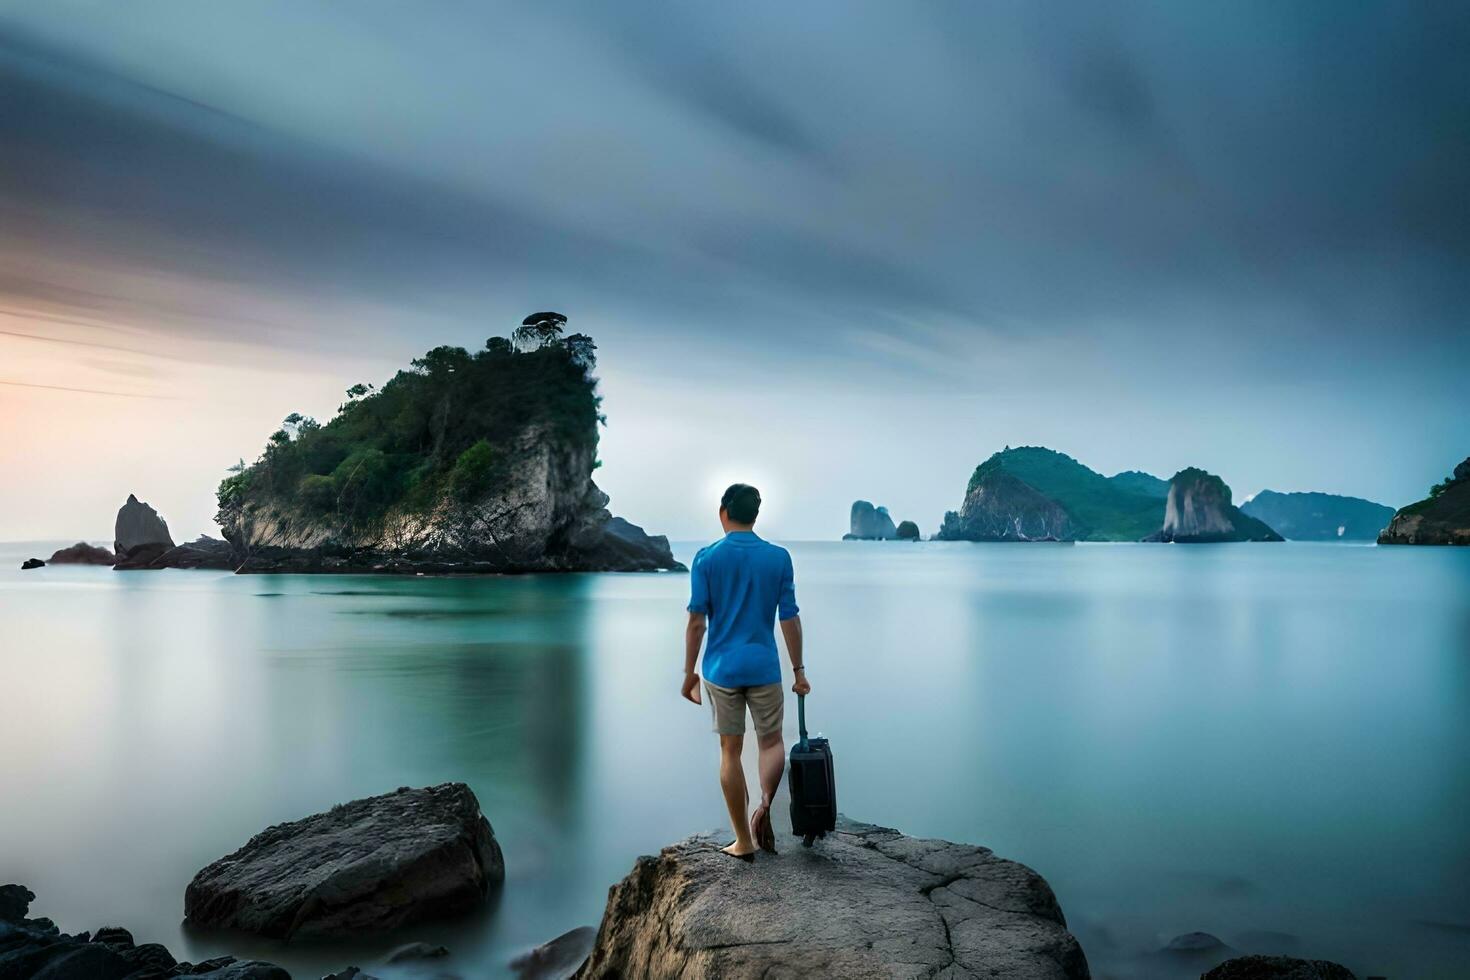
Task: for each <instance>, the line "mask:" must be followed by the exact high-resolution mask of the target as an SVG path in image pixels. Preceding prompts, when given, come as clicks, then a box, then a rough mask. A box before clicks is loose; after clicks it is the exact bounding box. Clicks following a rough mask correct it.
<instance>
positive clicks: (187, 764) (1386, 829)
mask: <svg viewBox="0 0 1470 980" xmlns="http://www.w3.org/2000/svg"><path fill="white" fill-rule="evenodd" d="M57 544H59V543H51V544H46V545H3V546H0V747H3V749H0V880H3V881H10V880H14V881H20V882H24V883H26V884H28V885H30V886H31V887H32V888H33V889H34V890H35V891H36V892H37V893H38V895H39V897H38V899H37V901H36V903H35V907H34V910H33V913H34V914H40V915H48V916H50V917H52V918H54V919H55V920H56V921H57V922H58V924H60V925H61V927H62V928H63V929H65V930H70V931H78V930H82V929H95V928H96V927H98V926H99V925H103V924H109V923H120V924H123V925H126V926H127V927H129V928H130V929H131V930H132V931H133V933H134V934H135V936H136V937H137V939H138V941H139V942H143V941H159V942H163V943H165V944H167V945H168V946H169V947H170V948H171V949H172V950H173V952H174V953H175V954H176V955H179V956H181V957H183V958H189V959H194V960H197V959H200V958H203V957H205V956H208V955H211V954H215V953H218V952H226V951H228V952H235V953H237V954H239V953H242V952H243V953H250V954H254V955H258V956H262V957H265V958H268V959H272V960H275V961H276V962H279V963H282V964H283V965H285V966H287V967H288V968H290V969H292V970H293V972H295V973H296V974H297V976H298V977H308V976H317V975H320V973H321V972H323V971H325V970H327V969H336V968H340V967H342V966H344V965H346V964H348V963H357V964H360V965H368V964H369V963H370V962H371V961H372V960H373V958H374V957H375V956H378V955H380V954H381V953H382V952H383V951H384V950H385V949H387V948H389V947H391V946H392V945H396V944H398V943H400V942H402V941H405V939H420V938H421V939H426V940H429V941H434V942H443V943H444V944H446V945H448V946H449V947H450V948H451V950H452V951H453V953H454V960H452V961H450V962H451V965H452V966H453V967H454V969H456V971H457V972H462V973H464V974H466V975H483V974H485V973H489V974H492V975H494V974H497V973H500V972H503V971H504V968H505V963H506V961H507V960H509V959H510V957H511V956H513V955H514V954H515V953H517V952H519V951H522V950H524V949H525V948H527V947H529V946H531V945H534V944H535V943H538V942H541V941H544V940H546V939H549V938H551V937H553V936H555V935H557V934H558V933H561V932H563V931H565V930H567V929H570V928H572V927H574V926H578V925H583V924H595V923H596V922H597V921H598V918H599V916H600V915H601V912H602V907H603V903H604V901H605V899H606V893H607V887H608V886H609V885H610V884H611V883H612V882H614V881H615V880H617V879H618V878H620V877H621V876H622V875H623V874H624V873H626V872H627V871H628V869H629V867H630V866H631V864H632V862H633V859H634V858H635V857H636V856H637V855H639V854H642V853H650V852H655V851H657V849H658V848H659V847H660V846H662V845H663V844H666V843H668V842H671V841H673V840H675V839H677V838H679V837H682V836H684V835H686V834H689V833H691V832H694V831H699V830H705V829H709V828H713V827H718V826H720V825H721V823H722V822H723V819H724V816H723V806H722V804H721V801H720V797H719V795H718V788H717V784H716V774H715V755H716V747H715V739H714V737H713V736H712V735H711V734H710V733H709V719H708V715H707V714H706V709H701V708H696V707H694V706H692V705H689V704H686V703H683V702H681V701H680V700H679V698H678V687H679V680H680V665H681V657H682V647H681V644H682V636H683V632H682V630H683V622H684V612H683V605H684V601H685V590H686V586H687V581H686V577H685V576H683V575H679V574H665V575H571V576H542V577H520V578H468V579H453V578H451V579H442V578H441V579H430V578H373V577H325V576H258V577H255V576H233V575H229V574H223V573H215V572H187V571H167V572H156V573H148V572H134V573H117V572H113V571H111V570H109V569H105V568H104V569H94V568H64V567H63V568H46V569H42V570H39V571H29V572H21V571H19V570H18V565H19V562H20V560H21V559H22V558H24V557H28V556H30V555H31V554H38V555H40V556H42V557H44V556H46V555H48V554H50V551H51V550H52V548H54V547H55V546H56V545H57ZM694 547H695V546H694V545H692V544H690V545H686V546H682V547H677V548H676V551H677V552H678V553H679V556H680V557H681V558H682V559H683V560H685V561H687V560H688V559H689V557H690V555H691V554H692V552H693V550H694ZM790 547H791V550H792V553H793V555H794V557H795V562H796V570H797V593H798V599H799V601H800V603H801V606H802V614H803V615H802V618H803V620H804V622H805V625H806V635H807V642H808V654H807V662H808V664H809V665H810V675H811V681H812V684H813V687H814V691H813V695H812V697H811V699H810V701H809V704H808V707H809V709H810V715H811V720H812V721H813V722H814V723H815V727H817V728H820V729H822V730H823V731H824V732H825V733H826V734H827V735H828V736H830V737H831V738H832V741H833V746H834V750H835V753H836V760H837V771H838V793H839V799H840V802H841V805H842V809H843V811H844V812H846V813H847V814H848V815H850V816H853V817H856V818H858V819H862V820H867V821H872V822H876V823H881V824H888V825H891V826H895V827H898V828H900V829H902V830H904V831H906V832H908V833H910V834H915V835H923V836H934V837H945V838H950V839H953V840H962V841H971V842H976V843H981V844H985V845H987V846H989V847H992V848H994V849H995V850H996V851H997V852H998V853H1000V854H1002V855H1004V856H1007V857H1012V858H1015V859H1017V860H1020V861H1024V862H1026V863H1027V864H1030V865H1031V866H1033V867H1034V868H1036V869H1037V870H1038V871H1040V872H1041V873H1042V874H1044V875H1045V876H1046V877H1047V879H1048V880H1049V881H1050V882H1051V884H1052V885H1053V887H1054V888H1055V889H1056V892H1057V895H1058V897H1059V898H1060V900H1061V903H1062V907H1063V908H1064V909H1065V910H1066V913H1067V916H1068V919H1069V922H1070V924H1071V925H1072V927H1073V929H1074V931H1075V932H1076V933H1077V934H1078V936H1079V938H1080V939H1081V940H1082V942H1083V944H1084V948H1085V949H1086V950H1087V953H1088V956H1089V959H1090V960H1091V962H1092V964H1093V969H1094V973H1095V974H1096V975H1099V976H1131V975H1144V974H1156V973H1157V974H1168V973H1169V972H1170V971H1171V970H1172V967H1171V965H1170V961H1169V960H1168V959H1167V958H1165V957H1161V956H1159V955H1157V954H1156V953H1155V951H1156V950H1157V949H1158V948H1159V947H1160V946H1162V945H1164V944H1165V943H1166V942H1167V941H1168V940H1169V939H1170V938H1171V937H1173V936H1175V935H1177V934H1179V933H1184V932H1189V931H1193V930H1203V931H1207V932H1210V933H1213V934H1215V935H1217V936H1219V937H1220V938H1222V939H1223V940H1225V941H1226V942H1228V943H1230V944H1231V945H1232V946H1234V947H1236V948H1239V949H1243V950H1254V949H1262V950H1264V949H1268V948H1270V949H1272V950H1282V951H1294V952H1297V953H1300V954H1303V955H1310V956H1314V957H1326V958H1331V959H1337V960H1340V961H1342V962H1344V963H1346V964H1347V965H1349V966H1350V967H1352V968H1353V969H1354V970H1356V971H1357V972H1358V975H1359V976H1365V975H1367V974H1374V973H1376V974H1383V975H1387V976H1389V977H1416V978H1421V977H1431V978H1433V977H1464V976H1466V975H1470V549H1458V550H1453V549H1435V548H1376V547H1371V546H1365V547H1355V546H1346V545H1312V544H1284V545H1215V546H1203V547H1189V546H1149V545H1077V546H1065V545H1056V546H1052V545H1029V546H1022V545H970V544H945V543H925V544H919V545H903V544H897V543H891V544H878V543H830V544H829V543H794V544H792V545H791V546H790ZM788 728H793V729H794V711H793V712H791V717H790V723H789V724H788ZM445 780H463V781H465V782H467V783H469V784H470V786H471V787H473V789H474V790H475V792H476V793H477V794H478V795H479V798H480V801H481V803H482V804H483V806H484V809H485V812H486V814H487V815H488V816H489V818H490V820H491V823H492V824H493V825H494V827H495V830H496V833H497V835H498V837H499V839H500V841H501V843H502V845H503V847H504V849H505V854H506V861H507V882H506V886H505V890H504V893H503V896H502V898H501V900H500V902H499V903H498V905H497V907H495V908H494V909H493V910H491V911H489V912H487V913H485V914H483V915H479V916H476V917H473V918H471V919H469V920H465V921H461V922H457V923H452V924H449V925H446V926H440V927H433V928H418V929H414V930H412V934H411V935H409V936H406V937H388V938H384V939H383V940H382V941H380V942H376V943H366V944H358V945H351V946H326V947H321V946H302V945H291V946H280V945H277V944H272V943H264V942H255V943H251V942H249V941H247V940H244V939H241V938H239V937H220V936H217V935H197V934H193V933H190V932H188V931H186V930H184V929H183V928H182V927H181V925H180V920H181V918H182V909H183V893H184V886H185V885H186V884H187V883H188V881H189V879H190V878H191V877H192V875H193V874H194V872H195V871H196V870H198V869H199V868H200V867H202V866H203V865H205V864H207V863H208V862H210V861H211V860H213V859H214V858H217V857H219V856H221V855H223V854H225V853H226V852H228V851H230V850H232V849H234V848H235V847H237V846H238V845H240V844H241V843H243V842H244V841H245V840H246V839H247V838H248V837H249V836H250V835H252V834H253V833H255V832H256V831H259V830H261V829H262V828H264V827H266V826H267V825H269V824H272V823H275V822H278V821H282V820H287V819H292V818H296V817H300V816H304V815H306V814H308V813H311V812H314V811H317V810H320V809H323V808H326V807H329V806H331V805H332V804H334V803H337V802H341V801H344V800H348V799H351V798H354V797H359V796H366V795H370V794H375V793H381V792H385V791H388V790H391V789H393V788H395V787H397V786H402V785H424V784H429V783H437V782H442V781H445ZM374 972H377V971H374ZM1182 975H1189V974H1188V971H1187V970H1185V971H1184V972H1183V974H1182ZM1193 975H1196V976H1197V975H1198V970H1197V969H1196V970H1194V973H1193Z"/></svg>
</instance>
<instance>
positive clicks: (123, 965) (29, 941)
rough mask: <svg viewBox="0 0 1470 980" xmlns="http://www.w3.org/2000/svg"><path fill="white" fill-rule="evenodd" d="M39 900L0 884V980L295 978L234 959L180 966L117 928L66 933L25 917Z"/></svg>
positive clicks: (153, 945) (168, 955)
mask: <svg viewBox="0 0 1470 980" xmlns="http://www.w3.org/2000/svg"><path fill="white" fill-rule="evenodd" d="M35 897H36V896H35V894H34V893H32V892H31V890H30V889H28V888H25V887H24V886H22V885H0V980H159V978H165V977H185V976H187V977H198V978H201V980H291V975H290V974H289V973H287V972H286V971H285V970H283V969H281V968H280V967H278V966H276V965H275V964H273V963H264V962H260V961H258V960H247V961H240V960H236V959H235V958H234V957H233V956H220V957H216V958H214V959H211V960H205V961H204V962H202V963H197V964H195V963H180V962H178V961H176V960H175V959H174V958H173V955H172V954H171V953H169V951H168V950H167V949H165V948H164V947H163V946H162V945H161V944H159V943H142V944H141V945H138V944H134V942H133V935H132V933H130V932H128V930H126V929H123V928H120V927H117V926H105V927H103V928H101V929H98V930H97V931H96V933H95V934H93V935H91V936H90V937H89V936H88V934H87V933H85V932H83V933H79V934H77V935H74V936H73V935H67V934H65V933H63V932H61V930H59V929H57V928H56V925H55V924H54V923H53V922H52V921H51V920H50V919H43V918H36V919H28V918H26V914H27V913H28V912H29V911H30V903H31V902H32V901H33V900H34V899H35Z"/></svg>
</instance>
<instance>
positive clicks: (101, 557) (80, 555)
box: [51, 541, 117, 565]
mask: <svg viewBox="0 0 1470 980" xmlns="http://www.w3.org/2000/svg"><path fill="white" fill-rule="evenodd" d="M116 561H117V556H116V555H114V554H113V553H112V552H110V551H108V550H107V549H106V548H99V547H97V546H96V545H94V544H87V542H85V541H78V542H77V543H76V544H74V545H72V546H71V547H70V548H62V549H61V550H60V551H58V552H56V553H55V554H54V555H52V556H51V564H53V565H111V564H113V563H114V562H116Z"/></svg>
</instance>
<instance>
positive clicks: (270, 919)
mask: <svg viewBox="0 0 1470 980" xmlns="http://www.w3.org/2000/svg"><path fill="white" fill-rule="evenodd" d="M504 878H505V864H504V861H503V859H502V857H501V853H500V845H499V844H498V843H497V842H496V840H495V833H494V831H493V830H492V829H491V828H490V823H489V821H488V820H486V819H485V816H484V814H482V813H481V812H480V804H479V801H478V800H476V799H475V794H474V793H473V792H471V791H470V788H469V787H468V786H466V785H465V784H464V783H444V784H442V785H439V786H430V787H427V788H424V789H409V788H407V787H404V788H402V789H399V790H397V791H396V792H393V793H386V794H384V795H382V796H373V797H369V798H367V799H363V800H354V801H353V802H351V803H346V804H343V805H341V806H336V807H333V808H332V809H331V810H328V811H327V812H325V813H318V814H315V815H313V816H310V817H307V818H305V819H304V820H296V821H293V822H291V823H283V824H277V825H276V826H274V827H271V828H269V829H267V830H264V831H261V832H260V833H259V834H256V835H255V836H254V837H252V838H251V839H250V841H249V843H247V844H246V845H245V846H244V847H242V848H240V849H239V850H238V851H236V852H234V853H233V854H230V855H227V856H226V857H222V858H220V859H219V860H218V861H215V862H214V863H213V864H211V865H209V866H208V867H207V868H205V869H204V870H202V871H200V872H199V873H198V874H197V875H195V876H194V880H193V881H192V882H190V883H189V887H188V889H187V890H186V891H185V893H184V915H185V917H186V918H187V919H188V920H189V921H190V922H192V923H195V924H196V925H209V926H224V927H228V928H234V929H243V930H246V931H248V932H255V933H259V934H260V935H262V936H274V937H280V938H288V937H292V936H319V937H331V936H347V935H354V934H362V933H372V932H380V931H384V930H388V929H394V928H397V927H398V926H401V925H406V924H408V923H411V922H422V921H425V920H427V919H432V918H437V917H440V916H446V915H452V914H455V913H459V912H463V911H465V910H467V909H469V908H473V907H474V906H476V905H478V904H480V902H482V901H484V899H485V896H486V893H487V892H488V891H489V890H490V888H492V887H494V886H498V885H499V884H500V883H501V881H503V880H504Z"/></svg>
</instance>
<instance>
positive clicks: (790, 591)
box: [776, 552, 801, 620]
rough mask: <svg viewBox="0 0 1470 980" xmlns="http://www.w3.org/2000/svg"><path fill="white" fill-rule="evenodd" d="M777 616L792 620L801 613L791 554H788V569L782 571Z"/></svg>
mask: <svg viewBox="0 0 1470 980" xmlns="http://www.w3.org/2000/svg"><path fill="white" fill-rule="evenodd" d="M776 610H777V614H778V615H779V616H780V617H781V619H783V620H786V619H790V618H791V617H792V616H795V615H796V614H797V613H799V612H801V610H800V609H798V608H797V606H796V573H795V571H794V570H793V569H792V567H791V554H790V552H787V554H786V567H785V568H783V569H782V570H781V597H780V599H778V600H777V601H776Z"/></svg>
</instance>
